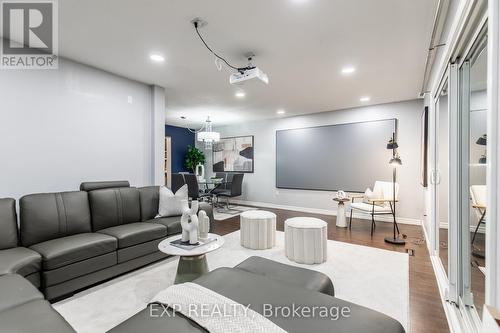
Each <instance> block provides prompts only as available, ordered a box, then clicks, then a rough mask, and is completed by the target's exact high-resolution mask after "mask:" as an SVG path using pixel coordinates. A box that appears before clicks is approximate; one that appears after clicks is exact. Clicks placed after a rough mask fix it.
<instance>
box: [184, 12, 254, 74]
mask: <svg viewBox="0 0 500 333" xmlns="http://www.w3.org/2000/svg"><path fill="white" fill-rule="evenodd" d="M198 23H199V22H198V21H194V22H193V24H194V29H195V30H196V33H197V34H198V37H200V40H201V41H202V42H203V45H205V47H206V48H207V49H208V50H209V51H210V52H211V53H212V54H213V55H214V56H215V57H217V59H219V60H222V61H223V62H224V63H225V64H226V65H227V66H228V67H230V68H232V69H236V70H237V71H238V72H240V73H243V72H244V71H245V70H249V69H254V68H255V66H247V67H236V66H233V65H231V64H230V63H229V62H228V61H227V60H226V59H224V58H223V57H221V56H220V55H218V54H217V53H216V52H215V51H214V50H212V48H211V47H210V46H208V44H207V42H205V39H203V37H202V36H201V34H200V31H199V30H198ZM249 60H251V58H249Z"/></svg>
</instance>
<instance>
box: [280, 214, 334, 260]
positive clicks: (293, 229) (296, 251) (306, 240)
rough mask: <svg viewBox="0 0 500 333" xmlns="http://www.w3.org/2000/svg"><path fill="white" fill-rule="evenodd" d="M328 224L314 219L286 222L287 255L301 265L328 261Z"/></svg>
mask: <svg viewBox="0 0 500 333" xmlns="http://www.w3.org/2000/svg"><path fill="white" fill-rule="evenodd" d="M326 242H327V223H326V222H325V221H323V220H320V219H316V218H313V217H294V218H291V219H288V220H286V221H285V254H286V257H287V258H288V259H290V260H292V261H295V262H296V263H299V264H309V265H311V264H320V263H322V262H325V261H326V252H327V251H326Z"/></svg>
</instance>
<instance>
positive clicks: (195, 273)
mask: <svg viewBox="0 0 500 333" xmlns="http://www.w3.org/2000/svg"><path fill="white" fill-rule="evenodd" d="M179 238H180V237H179V235H175V236H172V237H169V238H167V239H164V240H163V241H161V242H160V244H158V249H159V250H160V251H161V252H163V253H165V254H168V255H172V256H179V263H178V264H177V274H176V276H175V282H174V283H176V284H177V283H184V282H191V281H193V280H195V279H197V278H198V277H200V276H201V275H203V274H205V273H208V264H207V257H206V254H207V253H209V252H212V251H215V250H217V249H220V248H221V247H222V245H224V238H223V237H222V236H219V235H216V234H208V238H209V239H212V238H213V239H214V241H212V242H209V243H207V244H203V245H200V246H197V247H194V248H192V249H190V250H186V249H182V248H180V247H177V246H175V245H172V244H171V243H172V242H175V241H176V240H179Z"/></svg>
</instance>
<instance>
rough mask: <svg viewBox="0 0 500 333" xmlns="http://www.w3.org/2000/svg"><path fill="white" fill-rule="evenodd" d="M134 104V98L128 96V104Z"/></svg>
mask: <svg viewBox="0 0 500 333" xmlns="http://www.w3.org/2000/svg"><path fill="white" fill-rule="evenodd" d="M133 102H134V99H133V98H132V96H128V97H127V103H128V104H132V103H133Z"/></svg>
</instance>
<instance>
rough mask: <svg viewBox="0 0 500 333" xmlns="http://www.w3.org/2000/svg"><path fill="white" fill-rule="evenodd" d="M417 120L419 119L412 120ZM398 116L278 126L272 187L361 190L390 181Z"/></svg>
mask: <svg viewBox="0 0 500 333" xmlns="http://www.w3.org/2000/svg"><path fill="white" fill-rule="evenodd" d="M415 126H418V124H415ZM393 133H396V137H397V119H386V120H376V121H367V122H359V123H350V124H339V125H329V126H320V127H309V128H300V129H289V130H278V131H276V187H277V188H288V189H301V190H322V191H338V190H344V191H350V192H364V191H365V190H366V188H368V187H370V188H372V187H373V184H374V183H375V181H377V180H382V181H391V179H392V168H391V166H390V165H389V160H390V158H391V157H392V150H389V149H387V148H386V146H387V142H388V141H389V139H390V138H391V137H392V134H393Z"/></svg>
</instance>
